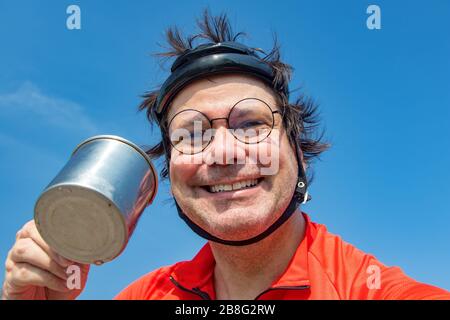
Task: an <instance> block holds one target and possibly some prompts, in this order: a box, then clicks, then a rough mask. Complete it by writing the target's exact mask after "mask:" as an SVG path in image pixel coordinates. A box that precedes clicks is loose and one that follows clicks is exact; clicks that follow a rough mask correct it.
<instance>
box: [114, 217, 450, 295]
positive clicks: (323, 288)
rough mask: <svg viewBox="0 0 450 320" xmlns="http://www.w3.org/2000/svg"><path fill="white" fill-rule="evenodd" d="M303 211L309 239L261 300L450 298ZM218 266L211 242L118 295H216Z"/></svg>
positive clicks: (443, 292)
mask: <svg viewBox="0 0 450 320" xmlns="http://www.w3.org/2000/svg"><path fill="white" fill-rule="evenodd" d="M303 216H304V217H305V221H306V230H305V237H304V239H303V240H302V241H301V243H300V245H299V247H298V249H297V251H296V252H295V254H294V256H293V257H292V259H291V261H290V263H289V265H288V267H287V269H286V270H285V271H284V273H283V274H282V275H281V276H280V277H279V278H278V279H277V280H276V281H274V282H273V283H272V285H271V286H270V288H269V289H267V290H265V291H264V292H261V293H260V294H259V295H258V297H257V299H259V300H267V299H278V300H285V299H286V300H287V299H296V300H298V299H301V300H312V299H450V292H448V291H445V290H442V289H439V288H437V287H434V286H430V285H427V284H423V283H419V282H417V281H415V280H413V279H411V278H409V277H408V276H406V275H405V274H404V273H403V272H402V270H401V269H400V268H398V267H387V266H385V265H383V264H382V263H380V262H379V261H377V260H376V259H375V257H373V256H372V255H369V254H365V253H364V252H362V251H360V250H358V249H356V248H355V247H353V246H352V245H350V244H348V243H346V242H344V241H343V240H342V239H341V238H340V237H338V236H336V235H333V234H331V233H329V232H328V231H327V229H326V227H325V226H323V225H321V224H317V223H314V222H311V220H310V219H309V217H308V215H306V214H304V213H303ZM214 265H215V260H214V256H213V254H212V251H211V247H210V245H209V243H207V244H206V245H205V246H204V247H203V248H202V249H201V250H200V252H199V253H198V254H197V255H196V256H195V257H194V259H192V260H191V261H183V262H178V263H176V264H174V265H172V266H168V267H163V268H160V269H158V270H155V271H153V272H151V273H149V274H147V275H145V276H143V277H142V278H140V279H138V280H137V281H135V282H134V283H132V284H131V285H130V286H128V287H127V288H126V289H125V290H123V291H122V292H121V293H120V294H119V295H118V296H117V297H116V298H115V299H127V300H128V299H133V300H135V299H137V300H150V299H151V300H194V299H215V298H216V296H215V291H214V277H213V272H214Z"/></svg>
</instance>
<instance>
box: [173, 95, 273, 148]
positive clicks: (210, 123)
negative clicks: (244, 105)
mask: <svg viewBox="0 0 450 320" xmlns="http://www.w3.org/2000/svg"><path fill="white" fill-rule="evenodd" d="M245 100H258V101H260V102H262V103H264V104H265V105H266V106H267V108H269V110H270V112H271V114H272V126H271V127H270V131H269V132H268V133H267V135H266V136H265V137H264V138H262V139H261V140H259V141H258V142H245V141H242V140H240V139H239V138H238V137H236V135H235V134H234V130H235V129H231V128H230V115H231V113H232V112H233V109H234V108H235V107H236V106H237V105H238V104H239V103H241V102H242V101H245ZM185 111H196V112H198V113H200V114H201V115H203V116H204V117H205V118H206V119H207V120H208V121H209V126H210V128H211V129H212V128H213V121H216V120H226V122H227V129H229V130H230V131H231V134H232V135H233V137H234V138H235V139H236V140H238V141H239V142H242V143H244V144H258V143H260V142H262V141H264V140H265V139H267V137H269V136H270V134H271V133H272V130H273V128H274V126H275V116H274V114H275V113H278V114H280V115H281V113H280V111H279V110H275V111H273V110H272V108H271V107H270V106H269V104H268V103H267V102H265V101H264V100H261V99H259V98H244V99H241V100H239V101H238V102H236V103H235V104H234V105H233V106H232V107H231V109H230V111H229V112H228V116H227V117H221V118H213V119H210V118H209V117H208V116H207V115H206V114H204V113H203V112H201V111H199V110H196V109H184V110H181V111H179V112H177V113H176V114H175V115H174V116H173V117H172V119H170V121H169V123H168V125H167V133H168V138H169V139H168V140H169V142H170V145H171V146H172V147H173V148H174V149H175V150H177V151H178V152H180V153H182V154H187V155H194V154H197V153H200V152H203V151H204V150H205V149H206V148H207V147H208V146H209V145H210V144H211V141H213V140H214V137H215V135H211V139H209V141H208V143H207V144H206V145H205V146H204V147H203V148H202V149H201V150H200V151H197V152H193V153H186V152H182V151H180V150H178V149H177V147H175V145H174V144H173V143H172V140H171V139H170V135H169V131H170V125H171V124H172V121H173V119H175V117H176V116H177V115H179V114H180V113H183V112H185Z"/></svg>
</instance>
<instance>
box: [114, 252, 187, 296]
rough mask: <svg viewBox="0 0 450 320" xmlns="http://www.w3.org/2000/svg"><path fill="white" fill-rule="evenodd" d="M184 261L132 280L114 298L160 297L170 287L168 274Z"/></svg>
mask: <svg viewBox="0 0 450 320" xmlns="http://www.w3.org/2000/svg"><path fill="white" fill-rule="evenodd" d="M183 263H185V261H182V262H178V263H175V264H173V265H170V266H164V267H161V268H159V269H156V270H154V271H152V272H149V273H147V274H146V275H144V276H142V277H140V278H139V279H137V280H136V281H134V282H132V283H131V284H130V285H129V286H127V287H126V288H125V289H124V290H122V291H121V292H120V293H119V294H118V295H117V296H116V297H115V298H114V299H115V300H153V299H161V298H162V297H163V296H164V295H165V294H166V293H167V291H168V290H170V288H171V284H170V275H171V274H172V272H173V270H175V269H176V268H177V267H178V266H179V265H181V264H183Z"/></svg>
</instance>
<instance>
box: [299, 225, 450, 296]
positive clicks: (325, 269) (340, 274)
mask: <svg viewBox="0 0 450 320" xmlns="http://www.w3.org/2000/svg"><path fill="white" fill-rule="evenodd" d="M312 229H313V230H314V231H315V237H314V240H313V242H312V244H311V247H310V250H309V255H308V260H312V261H310V265H311V266H313V265H314V266H315V268H316V269H320V270H321V272H322V275H323V276H324V277H326V278H327V279H328V281H330V282H331V283H332V286H333V287H334V289H335V291H336V292H337V294H338V296H339V297H340V298H341V299H449V298H450V293H449V292H447V291H445V290H443V289H440V288H437V287H434V286H431V285H427V284H423V283H420V282H417V281H416V280H414V279H412V278H410V277H408V276H407V275H406V274H405V273H404V272H403V271H402V269H401V268H399V267H396V266H393V267H390V266H386V265H384V264H383V263H381V262H380V261H379V260H378V259H377V258H376V257H375V256H374V255H372V254H368V253H365V252H363V251H362V250H360V249H358V248H356V247H355V246H353V245H351V244H349V243H347V242H346V241H344V240H343V239H342V238H341V237H340V236H337V235H335V234H332V233H330V232H328V230H327V228H326V227H325V226H324V225H321V224H316V223H312Z"/></svg>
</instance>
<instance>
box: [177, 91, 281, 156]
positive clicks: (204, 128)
mask: <svg viewBox="0 0 450 320" xmlns="http://www.w3.org/2000/svg"><path fill="white" fill-rule="evenodd" d="M275 113H278V114H279V113H280V112H279V111H277V110H276V111H272V109H271V108H270V106H269V105H268V104H267V103H266V102H264V101H263V100H261V99H258V98H245V99H242V100H240V101H238V102H237V103H236V104H235V105H234V106H233V107H232V108H231V109H230V112H229V114H228V117H226V118H214V119H209V118H208V117H207V116H206V115H205V114H204V113H202V112H200V111H198V110H195V109H184V110H182V111H180V112H178V113H177V114H175V115H174V116H173V118H172V119H171V120H170V121H169V124H168V133H169V139H170V143H171V145H172V146H173V147H174V148H175V149H176V150H178V151H179V152H181V153H183V154H195V153H199V152H202V151H203V150H205V148H206V147H207V146H208V145H209V144H210V143H211V141H212V140H213V138H214V129H213V128H212V126H213V121H216V120H226V122H227V127H228V130H229V131H230V132H231V134H232V135H233V136H234V137H235V138H236V139H237V140H239V141H241V142H243V143H245V144H255V143H259V142H261V141H263V140H264V139H266V138H267V137H268V136H269V135H270V133H271V132H272V129H273V127H274V124H275V117H274V114H275Z"/></svg>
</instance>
